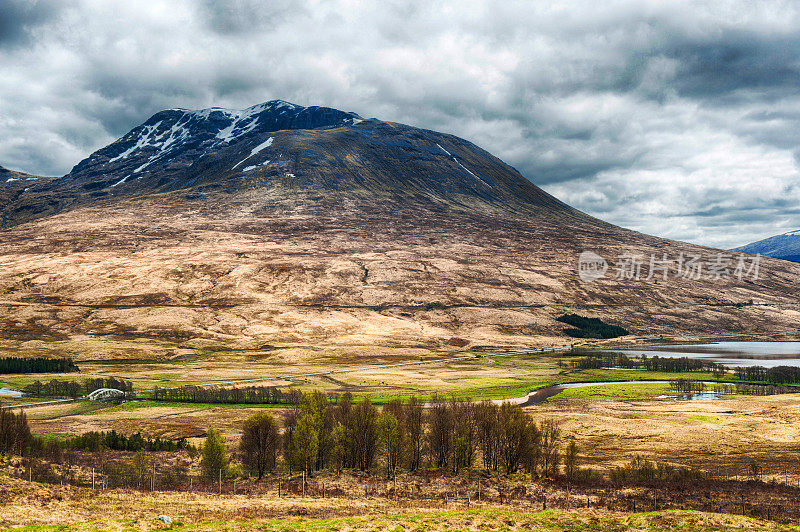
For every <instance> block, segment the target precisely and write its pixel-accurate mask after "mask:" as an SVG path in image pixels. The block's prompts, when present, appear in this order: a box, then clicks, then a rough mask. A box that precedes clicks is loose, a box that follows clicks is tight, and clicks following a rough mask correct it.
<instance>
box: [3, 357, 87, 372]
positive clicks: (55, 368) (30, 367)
mask: <svg viewBox="0 0 800 532" xmlns="http://www.w3.org/2000/svg"><path fill="white" fill-rule="evenodd" d="M74 371H79V369H78V366H76V365H75V363H74V362H73V361H72V359H71V358H43V357H40V358H21V357H3V358H0V373H71V372H74Z"/></svg>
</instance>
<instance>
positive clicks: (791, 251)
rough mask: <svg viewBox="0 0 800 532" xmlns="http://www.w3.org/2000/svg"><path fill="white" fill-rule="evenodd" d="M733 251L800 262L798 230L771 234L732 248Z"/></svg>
mask: <svg viewBox="0 0 800 532" xmlns="http://www.w3.org/2000/svg"><path fill="white" fill-rule="evenodd" d="M733 251H741V252H742V253H753V254H756V253H757V254H759V255H765V256H767V257H775V258H776V259H783V260H790V261H793V262H800V230H795V231H789V232H788V233H783V234H782V235H776V236H771V237H769V238H765V239H764V240H759V241H757V242H752V243H750V244H747V245H744V246H741V247H738V248H734V250H733Z"/></svg>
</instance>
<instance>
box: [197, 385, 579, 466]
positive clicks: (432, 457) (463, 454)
mask: <svg viewBox="0 0 800 532" xmlns="http://www.w3.org/2000/svg"><path fill="white" fill-rule="evenodd" d="M282 425H283V426H282V428H283V431H281V430H280V429H281V427H280V426H279V423H278V421H276V420H275V419H274V418H273V417H272V416H271V415H270V414H268V413H265V412H261V413H258V414H255V415H254V416H252V417H250V418H248V419H247V420H246V421H245V423H244V426H243V434H242V439H241V441H240V445H239V451H240V456H241V459H242V464H243V465H244V467H245V468H246V469H247V470H248V471H249V472H251V473H252V474H254V475H257V476H258V477H259V478H261V477H262V476H263V475H264V474H266V473H269V472H270V471H272V470H273V469H274V468H275V465H276V464H277V463H278V458H279V456H280V455H282V457H283V459H284V461H285V463H286V465H287V466H288V469H289V470H290V471H292V470H294V471H306V472H308V473H312V472H313V471H315V470H321V469H325V468H331V469H334V470H336V471H341V470H342V469H358V470H362V471H365V470H370V469H372V468H373V467H376V466H378V465H379V464H381V465H382V466H383V467H384V468H385V472H386V475H387V477H390V476H391V475H392V474H393V473H394V471H396V469H399V468H406V469H408V470H410V471H415V470H418V469H420V468H422V467H426V466H430V467H435V468H439V469H445V470H449V471H452V472H458V471H459V470H461V469H464V468H471V467H473V466H474V465H475V464H476V462H477V459H478V457H479V456H480V457H482V462H483V463H482V465H483V466H484V467H485V468H486V469H488V470H491V471H500V472H504V473H514V472H517V471H520V470H524V471H526V472H528V473H531V474H533V475H544V476H553V475H555V474H557V473H558V472H559V469H560V464H561V461H562V454H561V448H562V446H563V442H562V435H561V431H560V429H559V428H558V426H557V425H556V424H555V423H554V422H552V421H544V422H541V423H536V422H534V421H533V420H532V419H531V418H530V417H529V416H528V415H527V414H525V412H524V411H523V410H522V408H521V407H520V406H519V405H514V404H511V403H503V404H500V405H498V404H494V403H492V402H490V401H484V402H480V403H478V402H472V401H469V400H456V399H449V400H446V399H444V398H442V397H434V398H433V400H432V401H431V403H430V404H428V405H427V406H426V405H424V404H423V403H422V402H420V401H418V400H417V399H416V398H414V397H412V398H411V399H410V400H409V401H407V402H405V403H403V402H400V401H392V402H390V403H388V404H387V405H386V406H385V407H384V408H383V409H382V411H379V410H378V408H377V407H376V406H375V405H373V404H372V403H371V402H370V401H369V399H367V398H363V399H361V400H359V401H353V399H352V397H351V396H350V395H349V394H345V395H344V396H342V397H341V399H340V400H339V401H338V403H336V404H334V403H332V402H330V401H329V400H328V398H327V397H326V396H325V395H324V394H323V393H321V392H313V393H310V394H304V395H303V396H302V400H301V401H300V404H299V405H297V407H296V408H295V409H293V410H292V411H290V412H289V413H288V415H287V416H286V417H285V419H284V420H283V424H282ZM209 438H211V440H208V441H209V442H210V443H208V442H207V443H206V445H205V446H204V448H203V457H204V464H208V467H207V468H206V467H205V466H204V470H206V469H207V473H208V475H209V476H210V477H213V476H214V475H216V474H218V472H219V469H220V468H219V467H218V466H219V464H220V463H221V461H222V460H223V458H222V457H223V456H224V452H221V451H220V445H219V442H220V441H221V438H219V434H218V432H216V431H215V430H213V429H212V431H210V432H209ZM209 445H210V447H209ZM207 449H210V450H207ZM567 451H568V452H567V455H566V457H564V458H565V466H567V463H568V465H569V467H567V468H566V469H565V471H567V472H568V474H569V475H575V476H578V475H580V474H588V473H587V472H585V471H583V470H581V469H580V468H579V467H578V454H577V446H575V444H574V441H573V442H572V443H571V444H570V446H569V447H568V448H567Z"/></svg>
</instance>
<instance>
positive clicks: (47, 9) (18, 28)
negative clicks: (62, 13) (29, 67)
mask: <svg viewBox="0 0 800 532" xmlns="http://www.w3.org/2000/svg"><path fill="white" fill-rule="evenodd" d="M59 9H60V6H59V5H58V4H57V3H56V2H48V1H32V0H3V1H2V2H0V47H3V48H11V47H15V46H23V45H28V44H30V43H31V40H32V37H33V32H34V30H35V29H36V27H38V26H40V25H42V24H44V23H45V22H47V21H49V20H51V19H53V18H54V17H55V16H56V14H57V13H58V11H59Z"/></svg>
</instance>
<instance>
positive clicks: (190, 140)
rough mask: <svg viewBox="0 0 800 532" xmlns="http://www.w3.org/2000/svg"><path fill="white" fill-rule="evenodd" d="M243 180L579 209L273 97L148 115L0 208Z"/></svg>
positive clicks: (348, 119)
mask: <svg viewBox="0 0 800 532" xmlns="http://www.w3.org/2000/svg"><path fill="white" fill-rule="evenodd" d="M252 188H268V189H275V188H281V189H303V190H317V191H325V192H336V193H343V194H350V195H365V196H368V197H371V198H373V199H378V198H384V199H387V200H397V201H404V202H416V203H419V202H423V203H431V202H433V203H439V204H456V203H459V204H463V205H466V206H472V207H474V206H476V205H481V206H485V205H493V206H495V207H503V208H506V209H508V210H523V211H524V210H529V209H531V208H540V207H545V208H551V209H555V210H559V211H562V212H564V213H570V214H571V215H578V214H579V213H578V212H577V211H574V210H573V209H571V208H570V207H568V206H566V205H564V204H563V203H561V202H559V201H558V200H556V199H555V198H553V197H552V196H550V195H548V194H546V193H545V192H543V191H542V190H541V189H539V188H538V187H535V186H534V185H533V184H532V183H531V182H530V181H528V180H526V179H525V178H524V177H522V176H521V175H520V174H519V173H518V172H517V171H516V170H514V169H513V168H512V167H510V166H508V165H507V164H505V163H503V162H502V161H501V160H499V159H497V158H496V157H493V156H492V155H491V154H489V153H487V152H486V151H484V150H481V149H480V148H478V147H477V146H475V145H473V144H471V143H469V142H467V141H465V140H463V139H460V138H458V137H454V136H452V135H445V134H442V133H436V132H433V131H426V130H422V129H417V128H413V127H409V126H405V125H402V124H396V123H391V122H383V121H380V120H375V119H369V120H365V119H362V118H361V117H360V116H359V115H357V114H355V113H349V112H343V111H339V110H336V109H332V108H328V107H301V106H298V105H294V104H291V103H288V102H285V101H282V100H273V101H269V102H266V103H263V104H260V105H256V106H253V107H249V108H247V109H243V110H230V109H221V108H211V109H203V110H199V111H188V110H185V109H169V110H166V111H161V112H159V113H156V114H155V115H153V116H152V117H150V118H149V119H148V120H147V121H146V122H144V123H143V124H141V125H140V126H138V127H136V128H134V129H133V130H131V131H130V132H129V133H127V134H126V135H125V136H123V137H122V138H120V139H118V140H117V141H116V142H113V143H112V144H109V145H108V146H106V147H104V148H102V149H100V150H98V151H96V152H94V153H93V154H91V155H90V156H89V157H88V158H86V159H84V160H83V161H81V162H80V163H78V164H77V165H76V166H75V167H74V168H73V169H72V171H70V173H69V174H67V175H66V176H64V177H62V178H60V179H58V180H54V181H52V182H45V183H42V184H41V186H38V187H32V188H30V189H29V190H28V193H27V194H26V195H24V196H23V197H20V198H17V199H16V201H14V202H11V203H7V204H6V205H5V207H4V208H3V209H2V212H3V213H4V214H5V215H6V216H7V218H8V220H10V223H11V224H14V223H20V222H23V221H28V220H30V219H32V217H34V216H42V215H46V214H52V213H54V212H59V211H62V210H64V209H68V208H73V207H75V206H78V205H85V204H88V203H92V202H94V201H96V200H97V199H99V198H104V197H112V196H113V197H117V198H119V197H130V196H134V195H141V194H153V193H163V192H170V191H176V190H181V191H184V192H191V193H204V192H217V191H222V192H225V193H235V192H238V191H242V190H246V189H252Z"/></svg>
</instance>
